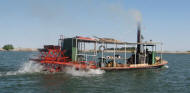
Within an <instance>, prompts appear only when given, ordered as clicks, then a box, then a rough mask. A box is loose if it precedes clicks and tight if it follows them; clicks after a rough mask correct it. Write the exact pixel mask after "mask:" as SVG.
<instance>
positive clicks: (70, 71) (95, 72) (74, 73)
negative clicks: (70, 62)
mask: <svg viewBox="0 0 190 93" xmlns="http://www.w3.org/2000/svg"><path fill="white" fill-rule="evenodd" d="M66 73H67V74H70V75H72V76H85V77H88V76H97V75H101V74H104V73H105V71H104V70H101V69H88V70H76V69H75V68H74V67H72V68H71V67H68V68H66Z"/></svg>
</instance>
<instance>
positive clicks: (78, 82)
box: [0, 52, 190, 93]
mask: <svg viewBox="0 0 190 93" xmlns="http://www.w3.org/2000/svg"><path fill="white" fill-rule="evenodd" d="M36 54H37V52H0V93H190V55H185V54H164V55H163V56H164V59H166V60H167V61H168V62H169V64H168V65H167V66H165V67H163V68H161V69H151V70H130V71H112V72H105V71H103V70H89V71H88V72H84V71H75V70H74V69H70V70H68V71H67V72H65V73H45V72H41V70H42V68H43V67H42V66H40V65H39V64H36V63H35V62H32V61H29V58H30V57H34V55H36Z"/></svg>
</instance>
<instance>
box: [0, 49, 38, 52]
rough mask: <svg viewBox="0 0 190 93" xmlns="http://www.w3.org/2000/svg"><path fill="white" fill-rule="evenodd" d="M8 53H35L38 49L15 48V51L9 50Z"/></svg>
mask: <svg viewBox="0 0 190 93" xmlns="http://www.w3.org/2000/svg"><path fill="white" fill-rule="evenodd" d="M0 51H7V50H4V49H2V48H0ZM9 51H15V52H37V51H38V48H15V49H13V50H9Z"/></svg>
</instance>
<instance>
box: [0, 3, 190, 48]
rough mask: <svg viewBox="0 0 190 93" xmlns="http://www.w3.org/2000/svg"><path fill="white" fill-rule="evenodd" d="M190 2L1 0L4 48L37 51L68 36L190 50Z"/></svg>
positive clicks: (0, 39) (0, 28) (0, 27)
mask: <svg viewBox="0 0 190 93" xmlns="http://www.w3.org/2000/svg"><path fill="white" fill-rule="evenodd" d="M189 17H190V0H0V47H2V46H3V45H5V44H13V45H14V46H15V47H26V48H27V47H29V48H38V47H43V45H44V44H57V39H58V38H59V35H61V34H63V35H64V36H65V37H73V36H76V35H81V36H87V37H92V36H98V37H111V38H116V39H119V40H122V41H127V42H135V41H136V24H137V22H138V21H141V24H142V33H143V36H144V37H145V40H150V39H152V40H153V41H162V42H163V43H164V48H165V50H170V51H175V50H180V51H185V50H190V43H189V40H190V31H189V30H190V18H189Z"/></svg>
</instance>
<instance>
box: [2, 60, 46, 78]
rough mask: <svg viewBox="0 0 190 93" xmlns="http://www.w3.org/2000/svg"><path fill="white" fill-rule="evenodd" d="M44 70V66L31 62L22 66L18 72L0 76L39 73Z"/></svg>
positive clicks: (9, 72)
mask: <svg viewBox="0 0 190 93" xmlns="http://www.w3.org/2000/svg"><path fill="white" fill-rule="evenodd" d="M42 70H43V66H42V65H40V64H39V63H36V62H33V61H29V62H26V63H24V64H23V65H21V67H20V68H19V69H18V70H17V71H8V72H5V73H3V72H0V76H7V75H19V74H31V73H39V72H41V71H42Z"/></svg>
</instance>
